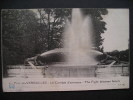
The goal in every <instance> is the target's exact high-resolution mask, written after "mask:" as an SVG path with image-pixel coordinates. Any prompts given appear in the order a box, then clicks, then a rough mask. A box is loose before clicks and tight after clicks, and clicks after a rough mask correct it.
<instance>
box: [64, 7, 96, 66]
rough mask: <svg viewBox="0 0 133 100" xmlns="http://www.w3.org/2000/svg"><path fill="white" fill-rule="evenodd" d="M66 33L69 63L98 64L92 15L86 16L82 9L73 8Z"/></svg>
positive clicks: (65, 45)
mask: <svg viewBox="0 0 133 100" xmlns="http://www.w3.org/2000/svg"><path fill="white" fill-rule="evenodd" d="M64 34H65V35H64V48H66V49H67V50H68V55H67V57H66V60H67V64H70V65H74V66H80V65H95V64H96V60H95V57H94V55H93V53H92V42H91V38H92V34H93V28H92V20H91V17H90V16H87V17H84V16H83V15H82V13H81V11H80V9H78V8H75V9H73V10H72V20H71V22H69V21H68V22H67V27H66V30H65V32H64Z"/></svg>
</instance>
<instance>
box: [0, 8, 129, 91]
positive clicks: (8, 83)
mask: <svg viewBox="0 0 133 100" xmlns="http://www.w3.org/2000/svg"><path fill="white" fill-rule="evenodd" d="M1 19H2V21H1V27H2V28H1V29H2V31H1V40H2V42H1V43H2V44H1V48H2V50H1V52H2V74H3V75H2V87H3V92H32V91H83V90H105V89H106V90H107V89H128V88H129V81H130V80H129V77H130V73H129V72H130V70H129V69H130V59H129V49H130V48H129V41H130V40H129V9H108V8H42V9H2V10H1Z"/></svg>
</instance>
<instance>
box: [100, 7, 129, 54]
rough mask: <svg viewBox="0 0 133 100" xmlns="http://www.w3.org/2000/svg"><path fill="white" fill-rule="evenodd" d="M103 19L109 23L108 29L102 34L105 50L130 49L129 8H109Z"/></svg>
mask: <svg viewBox="0 0 133 100" xmlns="http://www.w3.org/2000/svg"><path fill="white" fill-rule="evenodd" d="M103 20H104V21H105V22H106V23H107V25H106V28H107V31H105V33H104V34H103V35H102V37H103V38H104V42H103V47H104V51H105V52H109V51H113V50H126V49H128V45H129V9H108V15H105V16H103Z"/></svg>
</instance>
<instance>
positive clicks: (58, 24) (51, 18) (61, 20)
mask: <svg viewBox="0 0 133 100" xmlns="http://www.w3.org/2000/svg"><path fill="white" fill-rule="evenodd" d="M38 13H39V16H40V28H42V26H43V27H44V28H45V29H44V30H42V31H41V33H42V34H45V35H42V36H44V37H40V38H42V39H41V40H43V41H44V43H46V45H45V48H47V49H46V50H45V51H47V50H51V49H54V48H59V47H62V38H61V37H62V33H63V30H64V26H65V20H66V17H67V18H70V15H71V9H57V8H46V9H38Z"/></svg>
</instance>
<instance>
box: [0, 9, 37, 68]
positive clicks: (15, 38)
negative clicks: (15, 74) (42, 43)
mask: <svg viewBox="0 0 133 100" xmlns="http://www.w3.org/2000/svg"><path fill="white" fill-rule="evenodd" d="M37 25H38V20H37V18H36V15H35V13H34V12H32V11H30V10H8V9H6V10H2V49H3V64H4V66H6V65H10V64H22V63H23V61H24V59H25V58H26V57H28V56H31V55H34V53H35V49H34V48H35V46H36V43H35V42H36V39H37V38H36V36H37V31H36V28H37ZM4 68H5V67H4Z"/></svg>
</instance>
